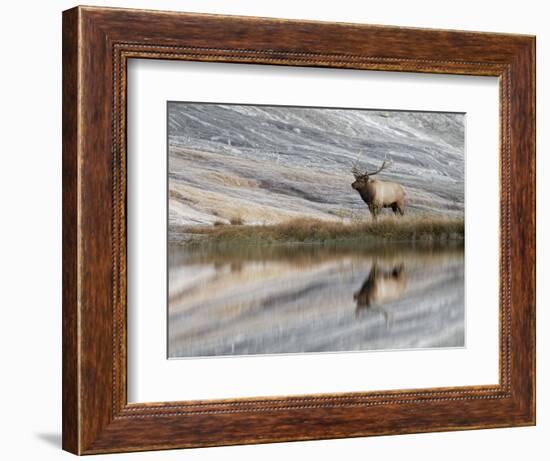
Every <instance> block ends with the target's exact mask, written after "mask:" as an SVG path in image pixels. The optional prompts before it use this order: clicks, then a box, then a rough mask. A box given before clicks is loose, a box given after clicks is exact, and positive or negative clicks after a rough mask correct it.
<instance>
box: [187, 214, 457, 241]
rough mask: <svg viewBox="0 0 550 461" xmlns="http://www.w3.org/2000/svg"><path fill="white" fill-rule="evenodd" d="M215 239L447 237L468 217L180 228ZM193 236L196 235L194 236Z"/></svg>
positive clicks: (452, 237) (452, 236)
mask: <svg viewBox="0 0 550 461" xmlns="http://www.w3.org/2000/svg"><path fill="white" fill-rule="evenodd" d="M179 231H180V232H184V233H188V234H190V235H191V236H192V237H194V238H195V239H198V240H200V241H205V240H207V241H209V242H213V243H225V242H227V243H230V242H233V243H274V242H305V243H308V242H310V243H313V242H332V241H346V240H359V241H361V240H369V239H370V240H391V241H446V240H460V239H463V238H464V220H463V219H454V218H444V217H433V216H405V217H400V216H399V217H394V216H385V217H380V218H379V219H377V220H369V221H363V222H352V223H342V222H334V221H322V220H318V219H308V218H299V219H292V220H290V221H286V222H283V223H279V224H267V225H241V224H236V223H235V224H233V225H231V226H227V225H218V226H204V227H187V228H182V229H180V230H179ZM192 240H193V239H192Z"/></svg>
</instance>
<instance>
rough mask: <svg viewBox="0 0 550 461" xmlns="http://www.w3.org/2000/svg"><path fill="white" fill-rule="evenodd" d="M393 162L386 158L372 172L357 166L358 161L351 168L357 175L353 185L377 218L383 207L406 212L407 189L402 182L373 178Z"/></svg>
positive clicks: (395, 212)
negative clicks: (361, 169)
mask: <svg viewBox="0 0 550 461" xmlns="http://www.w3.org/2000/svg"><path fill="white" fill-rule="evenodd" d="M391 164H392V162H391V161H389V162H388V161H387V160H386V159H384V162H383V163H382V166H381V167H380V168H378V170H376V171H374V172H372V173H369V172H367V171H366V170H365V171H363V172H362V171H360V170H359V168H358V167H357V161H356V162H355V164H354V165H353V166H352V168H351V172H352V174H353V176H354V177H355V181H354V182H353V183H352V184H351V187H353V188H354V189H355V190H356V191H357V192H359V195H360V196H361V198H362V199H363V201H364V202H365V203H366V204H367V206H368V207H369V211H370V212H371V214H372V216H373V218H375V219H376V217H377V216H378V214H379V213H380V211H381V210H382V208H391V209H392V210H393V212H394V214H397V213H399V214H401V216H403V214H404V213H405V191H404V190H403V187H401V184H397V183H395V182H390V181H379V180H377V179H371V177H372V176H374V175H376V174H378V173H380V172H381V171H382V170H384V169H386V168H388V167H389V166H390V165H391Z"/></svg>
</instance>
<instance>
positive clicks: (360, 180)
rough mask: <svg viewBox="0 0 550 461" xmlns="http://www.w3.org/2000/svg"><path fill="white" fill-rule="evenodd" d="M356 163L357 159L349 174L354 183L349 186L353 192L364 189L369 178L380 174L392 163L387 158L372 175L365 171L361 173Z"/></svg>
mask: <svg viewBox="0 0 550 461" xmlns="http://www.w3.org/2000/svg"><path fill="white" fill-rule="evenodd" d="M358 162H359V157H358V158H357V160H356V161H355V163H354V164H353V165H352V167H351V173H352V174H353V176H354V177H355V181H354V182H353V183H352V184H351V187H353V188H354V189H355V190H360V189H362V188H364V187H365V186H366V185H367V183H368V182H369V178H370V176H374V175H375V174H378V173H380V172H381V171H382V170H385V169H386V168H388V167H389V166H391V165H392V163H393V162H392V161H391V160H389V161H388V159H387V158H384V161H383V162H382V165H381V166H380V168H378V170H376V171H373V172H372V173H369V172H368V171H367V170H365V171H361V170H360V169H359V167H358Z"/></svg>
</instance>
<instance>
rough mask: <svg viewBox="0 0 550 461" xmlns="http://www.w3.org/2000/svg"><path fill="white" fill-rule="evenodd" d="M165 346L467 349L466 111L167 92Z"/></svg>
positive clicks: (249, 351)
mask: <svg viewBox="0 0 550 461" xmlns="http://www.w3.org/2000/svg"><path fill="white" fill-rule="evenodd" d="M167 123H168V129H167V135H168V154H167V155H168V172H167V173H168V191H167V206H168V315H167V318H168V356H169V357H170V358H192V357H217V356H246V355H258V354H296V353H322V352H352V351H372V350H396V349H399V350H402V349H419V348H438V347H447V348H449V347H464V345H465V340H464V335H465V305H464V299H465V294H464V169H465V164H464V157H465V115H464V114H463V113H450V112H445V113H442V112H418V111H395V110H380V109H376V110H371V109H355V108H323V107H298V106H274V105H273V106H267V105H240V104H221V103H220V104H217V103H216V104H214V103H197V102H176V101H171V102H168V104H167Z"/></svg>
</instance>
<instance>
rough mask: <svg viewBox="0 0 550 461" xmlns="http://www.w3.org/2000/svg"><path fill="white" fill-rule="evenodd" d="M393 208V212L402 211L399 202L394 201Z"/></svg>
mask: <svg viewBox="0 0 550 461" xmlns="http://www.w3.org/2000/svg"><path fill="white" fill-rule="evenodd" d="M391 209H392V210H393V214H397V212H398V211H399V212H401V210H400V209H399V207H398V206H397V203H392V204H391Z"/></svg>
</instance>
